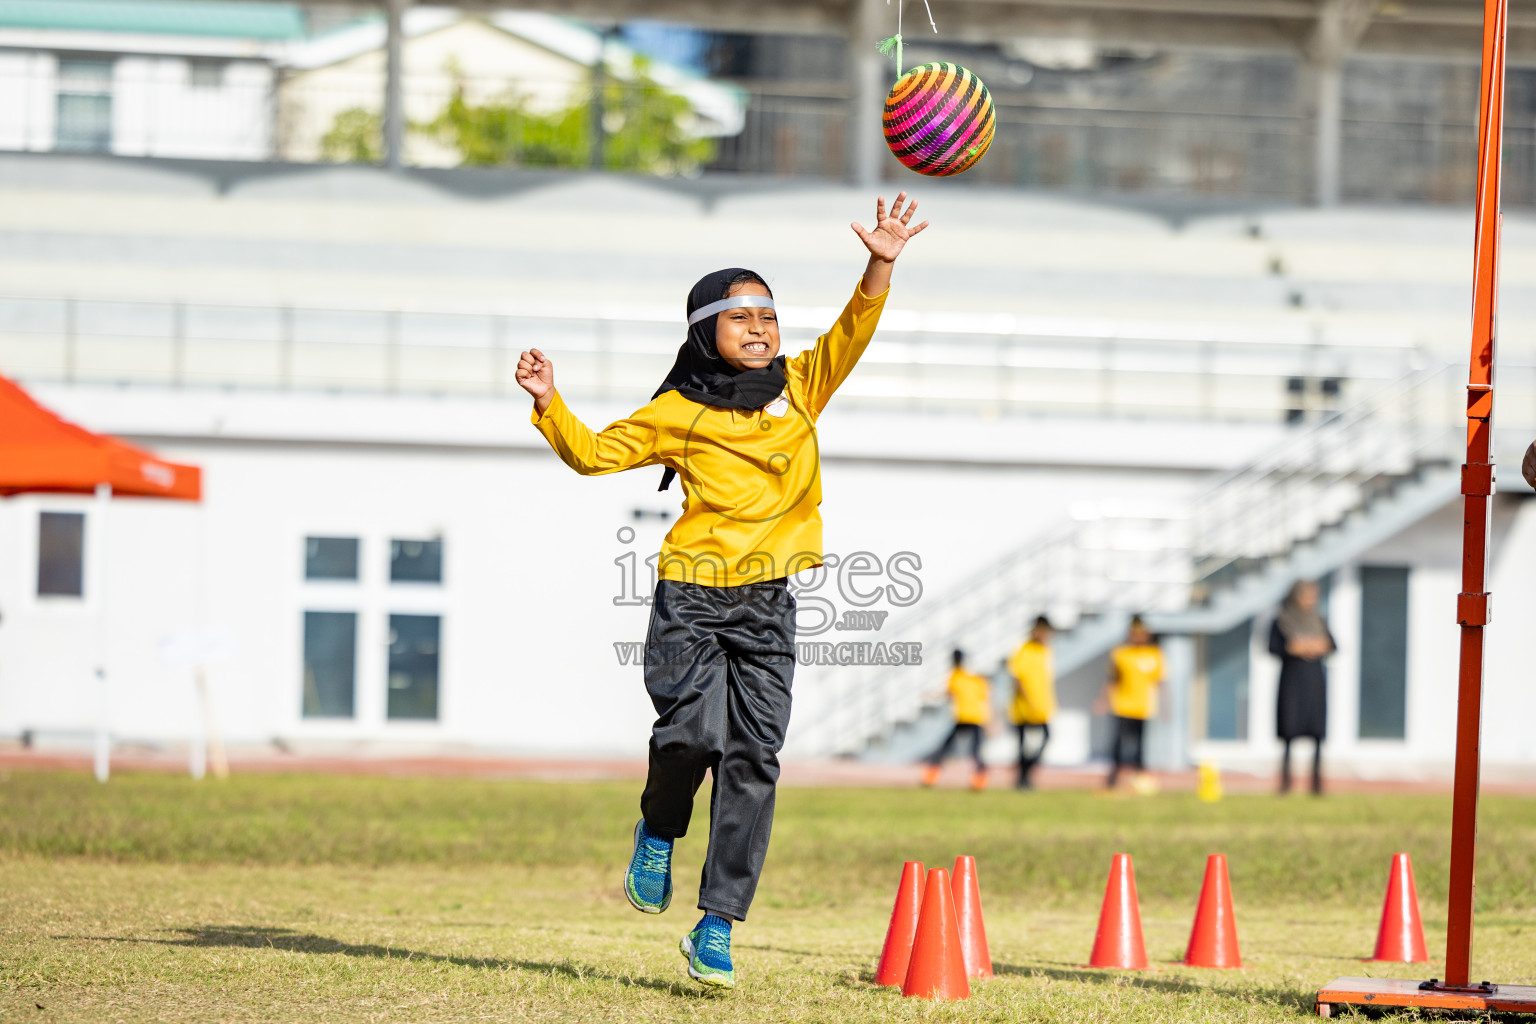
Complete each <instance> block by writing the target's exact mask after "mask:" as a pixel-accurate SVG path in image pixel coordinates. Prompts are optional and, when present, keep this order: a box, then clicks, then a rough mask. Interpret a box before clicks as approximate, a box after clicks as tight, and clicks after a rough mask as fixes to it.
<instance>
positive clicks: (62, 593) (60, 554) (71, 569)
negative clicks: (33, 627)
mask: <svg viewBox="0 0 1536 1024" xmlns="http://www.w3.org/2000/svg"><path fill="white" fill-rule="evenodd" d="M37 596H38V597H84V596H85V514H84V513H83V512H42V513H39V515H38V517H37Z"/></svg>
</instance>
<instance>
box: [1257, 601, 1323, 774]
mask: <svg viewBox="0 0 1536 1024" xmlns="http://www.w3.org/2000/svg"><path fill="white" fill-rule="evenodd" d="M1319 596H1320V591H1319V589H1318V585H1317V583H1316V582H1314V581H1312V580H1298V581H1297V582H1296V583H1295V584H1294V585H1293V586H1292V587H1291V592H1290V593H1289V594H1288V595H1286V598H1285V603H1284V604H1282V605H1281V606H1280V614H1279V615H1277V616H1276V617H1275V622H1274V625H1272V626H1270V628H1269V653H1271V654H1273V655H1275V656H1276V657H1278V658H1279V659H1280V692H1279V696H1278V701H1277V705H1278V706H1277V708H1276V712H1275V732H1276V735H1278V736H1279V738H1280V739H1281V740H1282V741H1283V742H1284V743H1285V753H1283V754H1281V755H1280V792H1282V793H1288V792H1290V789H1291V742H1292V741H1293V740H1297V739H1300V738H1301V737H1303V736H1305V737H1308V738H1309V739H1311V740H1312V744H1313V746H1312V792H1313V793H1314V794H1321V793H1322V791H1323V740H1324V738H1325V737H1326V736H1327V735H1328V671H1327V668H1326V667H1325V666H1324V665H1323V659H1324V658H1327V657H1328V656H1329V655H1330V654H1332V653H1333V652H1334V651H1335V650H1336V649H1337V648H1336V647H1335V645H1334V642H1333V634H1332V633H1330V632H1328V624H1327V623H1326V622H1324V621H1323V616H1322V614H1321V613H1320V612H1319V611H1318V609H1317V604H1318V598H1319Z"/></svg>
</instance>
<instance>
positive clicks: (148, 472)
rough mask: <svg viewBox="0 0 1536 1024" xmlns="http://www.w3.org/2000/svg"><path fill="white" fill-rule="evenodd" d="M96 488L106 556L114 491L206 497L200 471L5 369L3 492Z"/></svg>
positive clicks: (101, 665) (103, 655) (100, 772)
mask: <svg viewBox="0 0 1536 1024" xmlns="http://www.w3.org/2000/svg"><path fill="white" fill-rule="evenodd" d="M37 491H44V492H52V493H85V494H95V495H96V501H97V503H98V505H97V507H98V508H99V509H100V511H101V519H100V526H99V529H98V538H99V539H98V542H97V543H96V544H95V545H93V547H94V548H95V550H96V554H94V555H93V556H92V557H93V558H95V559H97V560H98V561H102V562H103V563H104V559H105V549H106V537H107V530H106V510H107V506H108V505H109V504H110V501H109V500H108V499H110V498H111V497H112V496H113V495H139V496H143V497H154V498H176V499H180V500H182V501H201V500H202V496H203V474H202V471H201V470H200V469H198V468H197V467H196V466H183V465H180V464H179V463H175V462H166V461H165V460H164V459H159V458H156V457H155V456H153V455H151V454H150V453H149V452H147V451H145V450H144V449H142V448H135V447H134V446H133V445H131V444H127V443H125V442H123V441H119V440H117V439H116V438H114V437H107V436H105V435H102V434H93V433H91V432H90V431H89V430H86V429H85V428H83V427H77V426H75V425H74V424H73V423H70V422H68V421H67V420H64V419H61V418H60V417H59V416H56V415H55V414H53V413H51V412H49V411H48V410H47V409H44V408H43V407H42V406H41V405H38V404H37V402H35V401H33V399H32V396H31V395H29V394H27V393H26V392H25V391H23V390H22V389H21V388H20V387H18V386H17V385H16V384H15V383H14V382H13V381H10V380H7V379H6V378H4V377H0V496H5V497H9V496H11V495H15V494H26V493H29V492H37ZM106 610H107V604H106V601H105V600H101V601H100V611H99V612H98V615H99V619H100V621H99V622H98V623H97V629H96V633H97V664H96V678H97V681H98V683H99V684H100V687H101V696H100V711H99V714H100V719H99V721H98V723H97V731H96V778H97V779H99V780H100V781H102V782H105V781H107V776H108V774H109V772H110V767H109V766H110V760H111V753H110V750H111V747H110V739H109V725H108V722H107V715H108V711H107V708H108V705H107V700H106V684H107V650H106Z"/></svg>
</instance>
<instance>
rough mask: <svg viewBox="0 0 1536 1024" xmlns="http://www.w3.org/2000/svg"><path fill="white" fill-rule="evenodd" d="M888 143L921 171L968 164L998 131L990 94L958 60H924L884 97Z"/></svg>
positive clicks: (953, 170) (941, 171)
mask: <svg viewBox="0 0 1536 1024" xmlns="http://www.w3.org/2000/svg"><path fill="white" fill-rule="evenodd" d="M884 120H885V144H886V145H887V146H889V147H891V152H892V153H894V154H895V155H896V159H898V160H900V161H901V162H902V163H903V164H904V165H905V166H907V167H909V168H911V169H912V170H914V171H916V172H917V173H918V174H927V175H929V176H932V177H944V176H947V175H951V174H959V173H960V172H961V171H966V170H969V169H970V168H971V167H972V166H974V165H975V163H976V161H978V160H980V159H981V157H982V154H983V153H985V152H986V151H987V147H988V146H990V145H992V136H993V135H995V134H996V133H997V114H996V113H995V112H994V111H993V109H992V94H991V93H989V92H987V87H986V86H984V85H982V84H981V79H979V78H977V77H976V76H975V75H973V74H972V73H971V72H970V71H969V70H968V69H966V68H963V67H961V66H960V65H958V64H947V63H939V64H920V65H918V66H917V67H915V68H913V69H912V70H911V71H908V72H907V73H906V74H904V75H902V76H901V77H900V78H899V79H897V80H896V84H895V85H894V86H892V87H891V92H890V95H888V96H886V98H885V119H884Z"/></svg>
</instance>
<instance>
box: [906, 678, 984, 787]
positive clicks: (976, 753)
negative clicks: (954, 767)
mask: <svg viewBox="0 0 1536 1024" xmlns="http://www.w3.org/2000/svg"><path fill="white" fill-rule="evenodd" d="M954 665H955V667H954V668H953V669H952V670H951V671H950V673H949V680H948V682H946V683H945V686H944V689H945V692H947V693H948V694H949V698H950V700H951V701H953V702H954V707H955V727H954V728H953V729H951V730H950V731H949V735H948V736H946V737H944V742H943V743H941V744H939V749H937V750H935V751H934V752H933V753H932V754H930V755H928V762H927V764H926V765H925V766H924V767H923V785H925V786H931V785H933V784H934V783H935V782H937V781H939V772H940V770H941V769H942V767H943V765H944V759H945V758H946V757H948V756H949V751H950V748H951V747H953V746H954V745H955V743H956V741H958V740H960V739H961V738H962V737H964V738H965V739H966V740H968V741H969V742H970V745H971V759H972V760H973V761H975V762H976V770H975V771H974V772H973V773H971V788H972V789H975V790H981V789H985V788H986V787H987V766H986V763H985V762H984V761H982V759H981V741H982V739H983V737H984V735H985V733H986V729H987V726H988V725H989V724H991V722H992V684H991V683H990V682H988V681H987V677H986V676H979V675H977V674H976V673H974V672H967V671H966V670H965V652H964V651H956V652H955V654H954Z"/></svg>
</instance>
